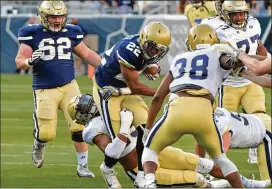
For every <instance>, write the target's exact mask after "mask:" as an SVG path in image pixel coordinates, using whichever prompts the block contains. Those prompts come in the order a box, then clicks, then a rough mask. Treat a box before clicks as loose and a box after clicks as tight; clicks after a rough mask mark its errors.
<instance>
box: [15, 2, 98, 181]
mask: <svg viewBox="0 0 272 189" xmlns="http://www.w3.org/2000/svg"><path fill="white" fill-rule="evenodd" d="M67 14H68V13H67V8H66V6H65V4H64V3H63V2H62V1H43V2H42V3H41V5H40V7H39V18H40V20H41V24H37V25H27V26H24V27H22V28H20V29H19V31H18V40H19V42H20V47H19V50H18V54H17V57H16V59H15V61H16V65H17V67H18V68H19V69H24V70H28V69H30V68H31V67H32V68H33V85H32V86H33V96H34V113H33V120H34V126H35V128H34V132H33V134H34V138H35V139H34V143H33V147H32V161H33V163H34V165H35V166H36V167H37V168H40V167H42V165H43V160H44V148H45V146H46V143H47V142H49V141H52V140H54V139H55V137H56V128H57V115H58V109H60V110H61V111H62V112H63V114H64V117H65V120H66V122H67V124H68V126H69V130H70V132H71V137H72V140H73V141H74V146H75V149H76V152H77V159H78V166H77V174H78V176H80V177H94V174H93V173H92V172H91V171H89V169H88V166H87V160H88V145H87V144H86V143H85V142H84V141H83V139H82V131H83V129H84V126H83V125H79V124H75V123H73V122H72V120H71V118H70V116H69V114H68V111H67V107H68V103H69V101H70V99H71V98H72V97H74V96H75V95H79V94H80V90H79V87H78V84H77V82H76V80H75V71H74V61H73V57H72V51H74V52H75V53H76V54H77V55H78V56H79V57H80V58H82V59H83V60H85V61H86V62H87V63H88V64H90V65H92V66H94V67H97V66H98V65H99V64H100V62H101V58H100V57H99V56H98V55H97V54H96V53H95V52H94V51H92V50H90V49H89V48H88V47H87V46H86V45H85V44H84V43H83V42H82V40H83V33H82V32H81V29H80V27H78V26H75V25H71V24H66V22H67Z"/></svg>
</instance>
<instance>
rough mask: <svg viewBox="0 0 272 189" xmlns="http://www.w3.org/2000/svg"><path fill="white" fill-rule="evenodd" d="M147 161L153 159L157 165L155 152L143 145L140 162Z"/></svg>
mask: <svg viewBox="0 0 272 189" xmlns="http://www.w3.org/2000/svg"><path fill="white" fill-rule="evenodd" d="M147 161H153V162H154V163H156V164H157V165H159V161H158V156H157V153H156V152H155V151H153V150H150V149H149V148H147V147H144V151H143V155H142V164H144V163H145V162H147Z"/></svg>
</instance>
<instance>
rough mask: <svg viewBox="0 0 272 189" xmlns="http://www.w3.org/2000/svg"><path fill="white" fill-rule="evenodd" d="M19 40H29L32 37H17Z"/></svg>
mask: <svg viewBox="0 0 272 189" xmlns="http://www.w3.org/2000/svg"><path fill="white" fill-rule="evenodd" d="M18 39H19V40H31V39H33V37H32V36H28V37H18Z"/></svg>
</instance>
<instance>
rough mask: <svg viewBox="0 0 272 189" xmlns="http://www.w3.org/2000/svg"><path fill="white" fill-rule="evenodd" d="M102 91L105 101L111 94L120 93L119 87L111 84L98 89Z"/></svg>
mask: <svg viewBox="0 0 272 189" xmlns="http://www.w3.org/2000/svg"><path fill="white" fill-rule="evenodd" d="M100 91H101V93H102V98H103V100H105V101H107V100H108V99H109V98H110V97H111V96H119V95H121V90H120V88H116V87H112V86H106V87H103V88H102V90H100Z"/></svg>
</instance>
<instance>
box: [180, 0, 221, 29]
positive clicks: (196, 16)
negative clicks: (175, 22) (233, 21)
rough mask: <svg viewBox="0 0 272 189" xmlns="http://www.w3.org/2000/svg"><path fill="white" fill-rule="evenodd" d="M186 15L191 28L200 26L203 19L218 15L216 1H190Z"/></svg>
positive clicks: (185, 11)
mask: <svg viewBox="0 0 272 189" xmlns="http://www.w3.org/2000/svg"><path fill="white" fill-rule="evenodd" d="M184 15H185V16H186V17H187V18H188V20H189V22H190V24H191V26H194V25H196V24H200V22H201V20H202V19H204V18H208V17H213V16H216V15H217V14H216V8H215V1H203V0H190V1H189V4H188V5H186V7H185V10H184Z"/></svg>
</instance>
